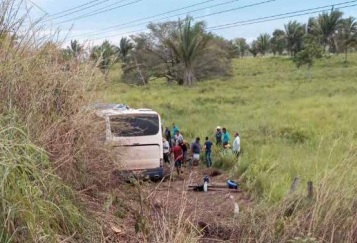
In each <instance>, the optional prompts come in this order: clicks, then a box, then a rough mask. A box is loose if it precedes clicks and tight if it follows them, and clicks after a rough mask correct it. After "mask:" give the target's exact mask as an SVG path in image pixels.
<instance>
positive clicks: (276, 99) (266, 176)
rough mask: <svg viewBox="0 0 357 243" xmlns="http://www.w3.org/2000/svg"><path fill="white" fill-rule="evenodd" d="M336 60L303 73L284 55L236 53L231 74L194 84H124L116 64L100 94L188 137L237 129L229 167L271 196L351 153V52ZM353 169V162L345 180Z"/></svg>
mask: <svg viewBox="0 0 357 243" xmlns="http://www.w3.org/2000/svg"><path fill="white" fill-rule="evenodd" d="M342 60H343V57H342V56H334V57H330V58H324V59H322V60H319V61H318V62H317V63H316V64H315V66H314V67H313V68H312V78H311V80H308V79H307V73H306V69H297V68H296V67H295V66H294V64H293V63H292V62H291V61H290V60H289V59H287V58H283V57H282V58H258V59H257V58H254V59H253V58H246V59H239V60H234V62H233V76H232V77H230V78H227V79H223V80H210V81H205V82H200V83H198V84H197V85H195V86H194V87H193V88H186V87H181V86H177V85H175V84H167V83H165V81H163V80H155V81H152V82H151V83H150V85H148V86H145V87H144V86H143V87H136V86H128V85H125V84H122V83H120V82H119V81H120V70H118V69H117V70H113V72H112V74H111V78H112V81H113V82H112V84H111V85H110V86H109V87H108V88H107V89H106V90H105V91H104V92H103V95H104V99H105V101H107V102H122V103H126V104H129V105H130V106H132V107H135V108H139V107H149V108H152V109H155V110H157V111H159V112H160V114H161V116H162V119H163V123H164V126H171V124H172V122H175V123H176V124H177V125H178V126H179V128H180V129H181V131H182V133H183V135H184V137H185V138H187V139H188V140H192V139H193V138H194V137H196V136H200V137H201V138H203V137H205V136H209V137H210V138H211V139H214V136H213V133H214V130H215V127H216V126H217V125H220V126H223V127H226V128H227V129H228V131H229V132H230V134H231V136H232V135H233V132H234V131H239V132H240V136H241V143H242V148H243V150H244V153H243V156H242V157H241V158H240V160H239V162H236V161H234V164H235V166H233V168H232V171H231V173H234V174H237V173H238V174H239V175H240V176H242V178H244V179H245V181H246V184H245V187H246V188H247V189H249V190H251V191H252V192H254V193H255V194H256V195H259V196H260V197H262V198H264V199H265V201H270V202H277V201H279V200H280V199H281V198H282V197H283V196H284V195H285V194H286V193H287V191H288V190H289V187H290V184H291V181H292V180H293V178H294V177H296V176H298V177H300V178H301V180H302V182H303V183H305V182H306V181H308V180H312V181H314V182H316V183H318V182H319V181H320V179H321V178H323V177H325V176H326V175H327V174H329V173H330V172H333V171H334V170H336V167H338V166H340V165H341V163H343V161H344V160H346V159H348V158H351V156H355V154H356V151H357V143H356V142H357V132H356V131H357V78H356V77H357V69H356V64H357V56H356V55H354V56H351V58H350V60H351V61H350V63H349V64H348V65H347V66H346V65H345V64H344V63H343V61H342ZM216 157H217V156H216ZM352 158H353V157H352ZM216 159H217V158H216ZM354 159H356V157H354ZM356 175H357V169H356V166H355V167H354V169H353V170H351V171H349V173H348V175H347V178H346V180H347V179H348V178H350V179H352V178H353V177H354V176H356Z"/></svg>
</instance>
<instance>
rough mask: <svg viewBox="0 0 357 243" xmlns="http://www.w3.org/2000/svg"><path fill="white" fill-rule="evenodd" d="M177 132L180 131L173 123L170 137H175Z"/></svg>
mask: <svg viewBox="0 0 357 243" xmlns="http://www.w3.org/2000/svg"><path fill="white" fill-rule="evenodd" d="M178 131H180V129H179V128H178V127H177V126H176V125H175V123H172V135H173V136H175V135H176V133H177V132H178Z"/></svg>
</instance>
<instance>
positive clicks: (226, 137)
mask: <svg viewBox="0 0 357 243" xmlns="http://www.w3.org/2000/svg"><path fill="white" fill-rule="evenodd" d="M222 131H223V147H225V146H226V145H227V144H229V139H230V136H229V133H228V131H227V129H226V128H225V127H224V128H223V129H222Z"/></svg>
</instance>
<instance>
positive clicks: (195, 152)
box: [191, 137, 201, 166]
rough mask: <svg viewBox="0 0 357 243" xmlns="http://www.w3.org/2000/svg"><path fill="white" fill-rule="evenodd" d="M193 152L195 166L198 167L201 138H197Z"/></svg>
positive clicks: (192, 148) (193, 145)
mask: <svg viewBox="0 0 357 243" xmlns="http://www.w3.org/2000/svg"><path fill="white" fill-rule="evenodd" d="M191 151H192V154H193V165H195V166H197V165H198V164H199V161H200V154H201V144H200V138H199V137H197V138H196V140H195V141H194V142H193V143H192V145H191Z"/></svg>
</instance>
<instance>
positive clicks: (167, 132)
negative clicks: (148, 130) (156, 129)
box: [165, 127, 172, 148]
mask: <svg viewBox="0 0 357 243" xmlns="http://www.w3.org/2000/svg"><path fill="white" fill-rule="evenodd" d="M165 138H166V140H167V141H168V142H169V145H170V148H172V141H171V131H170V129H169V128H168V127H166V129H165Z"/></svg>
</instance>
